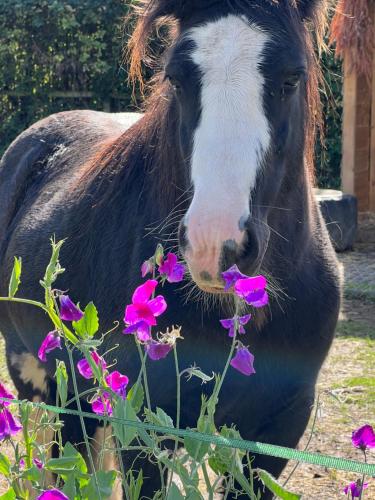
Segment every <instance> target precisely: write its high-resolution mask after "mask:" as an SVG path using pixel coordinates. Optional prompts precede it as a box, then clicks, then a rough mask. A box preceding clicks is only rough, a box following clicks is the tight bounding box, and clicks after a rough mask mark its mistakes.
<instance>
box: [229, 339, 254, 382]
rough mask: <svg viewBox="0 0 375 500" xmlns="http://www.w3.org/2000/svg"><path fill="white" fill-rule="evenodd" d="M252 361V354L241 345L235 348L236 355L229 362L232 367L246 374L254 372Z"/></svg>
mask: <svg viewBox="0 0 375 500" xmlns="http://www.w3.org/2000/svg"><path fill="white" fill-rule="evenodd" d="M253 363H254V356H253V355H252V354H251V352H250V351H249V349H247V348H246V347H243V346H242V347H239V348H238V349H237V353H236V355H235V356H234V358H233V359H232V361H231V362H230V364H231V366H232V367H233V368H235V369H236V370H238V371H239V372H241V373H243V374H244V375H247V376H249V375H253V374H254V373H255V370H254V365H253Z"/></svg>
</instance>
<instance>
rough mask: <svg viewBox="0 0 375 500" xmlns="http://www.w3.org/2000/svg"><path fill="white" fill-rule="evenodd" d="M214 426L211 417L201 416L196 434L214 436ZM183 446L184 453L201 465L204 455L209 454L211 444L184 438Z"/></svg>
mask: <svg viewBox="0 0 375 500" xmlns="http://www.w3.org/2000/svg"><path fill="white" fill-rule="evenodd" d="M215 430H216V429H215V425H214V424H213V422H212V419H211V417H208V416H207V415H201V416H200V417H199V419H198V432H201V433H203V434H214V433H215ZM184 444H185V448H186V451H187V452H188V453H189V455H190V456H191V457H192V458H193V459H194V460H195V461H196V462H198V463H201V462H202V460H203V458H204V457H205V455H206V454H207V453H208V452H209V450H210V447H211V444H210V443H206V442H203V441H200V440H199V439H194V438H190V437H186V438H185V439H184Z"/></svg>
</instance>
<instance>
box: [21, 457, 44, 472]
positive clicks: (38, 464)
mask: <svg viewBox="0 0 375 500" xmlns="http://www.w3.org/2000/svg"><path fill="white" fill-rule="evenodd" d="M33 464H34V465H35V466H36V467H37V468H38V469H39V470H41V469H43V462H42V461H41V460H39V458H34V459H33ZM20 467H21V469H23V468H24V467H25V460H24V459H23V458H21V460H20Z"/></svg>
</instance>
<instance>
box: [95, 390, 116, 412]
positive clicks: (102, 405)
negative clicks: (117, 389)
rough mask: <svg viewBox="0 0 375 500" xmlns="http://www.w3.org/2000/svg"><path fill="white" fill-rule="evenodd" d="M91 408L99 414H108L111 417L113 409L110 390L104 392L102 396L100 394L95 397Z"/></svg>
mask: <svg viewBox="0 0 375 500" xmlns="http://www.w3.org/2000/svg"><path fill="white" fill-rule="evenodd" d="M91 408H92V411H93V412H94V413H96V414H97V415H108V416H109V417H111V416H112V413H113V409H112V405H111V401H110V398H109V394H108V392H103V394H102V395H101V396H98V397H97V398H96V399H94V401H93V402H92V403H91Z"/></svg>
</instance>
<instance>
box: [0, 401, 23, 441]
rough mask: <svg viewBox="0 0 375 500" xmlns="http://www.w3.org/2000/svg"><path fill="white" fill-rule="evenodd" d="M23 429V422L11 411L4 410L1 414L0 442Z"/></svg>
mask: <svg viewBox="0 0 375 500" xmlns="http://www.w3.org/2000/svg"><path fill="white" fill-rule="evenodd" d="M21 429H22V425H21V422H20V421H19V420H18V419H17V418H16V417H14V416H13V415H12V414H11V413H10V411H9V410H7V409H6V408H3V410H2V411H1V412H0V440H3V439H7V438H9V437H11V436H13V435H14V434H17V432H19V431H20V430H21Z"/></svg>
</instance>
